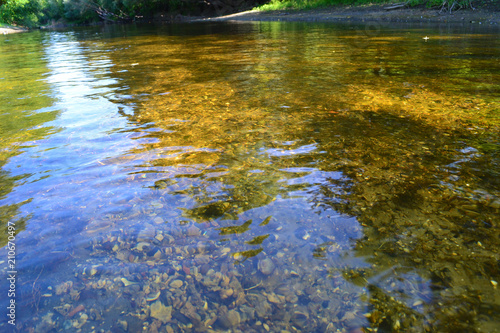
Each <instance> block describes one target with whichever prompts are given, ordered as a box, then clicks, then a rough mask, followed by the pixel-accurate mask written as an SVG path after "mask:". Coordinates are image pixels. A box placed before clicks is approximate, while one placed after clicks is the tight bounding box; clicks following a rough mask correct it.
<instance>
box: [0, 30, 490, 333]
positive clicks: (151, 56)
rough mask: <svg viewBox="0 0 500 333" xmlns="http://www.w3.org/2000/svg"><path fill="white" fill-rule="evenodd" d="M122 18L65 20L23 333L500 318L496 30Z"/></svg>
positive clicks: (473, 324) (52, 54)
mask: <svg viewBox="0 0 500 333" xmlns="http://www.w3.org/2000/svg"><path fill="white" fill-rule="evenodd" d="M104 29H105V31H103V32H102V34H96V32H97V31H96V30H95V29H94V30H93V29H82V30H76V31H70V32H64V33H63V32H58V33H55V32H52V33H50V34H47V35H46V38H48V40H50V43H49V44H47V45H49V46H50V47H48V48H47V49H46V53H47V61H48V62H49V63H50V64H49V65H48V67H49V68H50V69H51V74H50V77H49V78H48V79H47V82H49V83H50V84H51V89H52V91H53V92H52V94H54V98H56V99H57V102H54V104H53V105H54V106H53V107H54V108H57V109H61V110H64V111H63V112H62V113H61V114H60V115H59V116H58V118H57V121H56V122H55V124H57V125H58V126H59V127H60V128H63V129H62V130H61V132H60V137H59V136H58V135H53V136H52V137H50V136H47V137H44V140H42V144H41V145H42V147H46V146H47V147H48V146H50V147H53V149H51V150H49V152H50V153H48V155H47V158H46V159H45V160H44V163H49V164H50V163H52V164H53V165H58V166H59V169H57V170H58V171H50V170H49V171H47V172H46V174H47V178H43V179H42V180H40V181H38V182H37V184H39V185H37V186H34V185H30V184H25V183H19V184H17V185H12V187H15V186H17V189H18V191H21V192H22V191H24V192H25V193H35V194H37V193H38V194H41V193H43V192H44V191H47V192H48V193H50V196H49V197H47V198H45V197H43V196H37V195H33V196H32V197H31V200H32V202H30V204H29V205H27V206H23V207H22V208H18V209H20V210H22V213H23V214H26V215H27V214H31V215H30V217H29V218H27V220H26V224H27V225H28V226H29V227H30V228H32V229H31V230H32V231H30V230H27V231H24V232H23V233H20V234H19V238H20V241H19V244H18V248H19V256H20V257H19V260H18V261H19V269H20V271H22V272H23V274H24V277H23V278H24V279H25V281H27V282H29V283H25V285H24V286H22V287H20V290H21V296H20V298H19V304H20V306H22V307H23V309H25V310H26V311H24V313H22V314H21V315H20V318H21V319H20V327H22V328H27V327H36V329H37V330H41V331H43V330H46V331H50V330H54V331H62V330H75V331H76V330H78V329H82V330H84V329H88V328H89V327H90V326H94V327H95V328H97V329H104V330H112V331H116V332H119V331H127V330H128V331H142V330H144V331H148V332H155V331H159V330H167V331H168V332H171V331H179V332H182V331H211V330H215V331H227V330H233V331H234V330H241V331H245V332H247V331H249V332H253V331H255V332H258V331H263V330H266V331H281V330H287V331H290V332H291V331H304V332H335V331H337V330H339V331H345V332H359V331H360V330H361V329H363V330H365V331H366V332H369V331H375V330H376V329H378V331H379V332H393V331H396V332H397V331H401V332H422V331H436V332H438V331H439V332H447V331H450V332H452V331H470V332H475V331H494V329H495V327H496V326H497V325H498V322H499V318H498V313H499V311H498V310H499V309H498V301H497V300H498V299H500V297H498V296H499V295H498V289H497V286H496V284H497V281H498V276H499V273H500V272H499V270H500V269H499V262H498V257H497V253H498V248H499V244H498V242H499V238H498V214H499V210H500V199H499V189H500V184H499V179H500V178H499V171H500V169H499V158H500V155H499V150H498V147H499V142H498V119H499V118H498V108H497V105H498V100H499V95H498V82H499V77H500V67H499V66H498V64H497V63H495V62H492V59H495V56H498V54H499V52H500V51H499V50H500V45H499V44H498V39H497V38H496V36H495V35H488V34H481V35H467V34H463V33H451V34H448V35H443V36H439V35H438V34H437V33H435V32H433V31H425V33H426V34H431V33H435V35H433V36H434V37H433V39H431V40H429V41H427V42H426V41H424V40H422V38H421V34H422V33H423V32H421V31H419V30H412V29H408V30H391V29H387V28H383V27H380V29H378V30H373V32H371V33H370V34H368V33H365V32H363V30H361V29H362V27H361V26H360V27H357V26H336V25H335V26H333V25H313V24H280V23H272V22H271V23H258V24H257V23H256V24H241V25H226V24H221V25H213V24H210V25H201V26H200V25H169V26H164V27H159V28H155V29H152V28H151V27H147V28H141V27H134V26H131V27H112V28H109V27H108V28H104ZM106 29H107V30H106ZM199 29H203V30H199ZM485 45H487V46H485ZM464 50H465V51H464ZM480 54H481V55H483V56H481V57H479V56H476V55H480ZM464 55H467V56H464ZM63 73H70V74H69V75H64V74H63ZM471 91H474V92H475V94H471ZM58 134H59V133H58ZM62 138H68V139H65V140H64V141H63V140H62ZM17 141H21V140H17ZM33 150H36V149H35V148H30V149H28V151H33ZM69 154H71V156H74V158H73V159H72V160H70V161H69V162H65V163H66V164H61V163H62V162H61V161H62V160H64V161H66V160H65V159H63V158H62V157H61V156H68V155H69ZM8 165H9V164H8ZM23 169H26V172H29V173H32V174H34V175H36V176H37V177H39V175H38V174H37V173H39V172H40V170H38V167H36V166H35V167H23ZM13 184H14V182H13ZM9 193H12V191H11V192H9ZM9 193H6V197H7V198H8V199H9V198H10V200H11V201H17V202H21V200H23V199H25V198H24V197H23V196H21V195H18V197H14V196H13V195H12V194H9ZM28 229H29V228H28ZM33 230H34V231H36V233H34V232H33ZM44 230H45V231H44ZM56 272H57V274H55V273H56ZM23 288H24V289H23ZM3 325H4V327H5V325H7V324H3Z"/></svg>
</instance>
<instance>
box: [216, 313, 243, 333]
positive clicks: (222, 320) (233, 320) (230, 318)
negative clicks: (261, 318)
mask: <svg viewBox="0 0 500 333" xmlns="http://www.w3.org/2000/svg"><path fill="white" fill-rule="evenodd" d="M240 322H241V317H240V314H239V313H238V311H236V310H231V311H229V312H228V313H226V314H224V315H223V316H221V317H219V319H218V323H219V325H220V326H222V327H223V328H225V329H231V328H233V327H235V326H238V325H239V324H240Z"/></svg>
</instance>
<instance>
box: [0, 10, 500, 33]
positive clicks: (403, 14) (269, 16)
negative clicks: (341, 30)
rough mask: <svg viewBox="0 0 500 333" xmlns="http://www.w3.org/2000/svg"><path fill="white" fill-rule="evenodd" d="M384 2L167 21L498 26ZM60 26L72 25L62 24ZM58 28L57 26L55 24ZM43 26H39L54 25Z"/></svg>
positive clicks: (480, 16)
mask: <svg viewBox="0 0 500 333" xmlns="http://www.w3.org/2000/svg"><path fill="white" fill-rule="evenodd" d="M386 7H387V5H365V6H333V7H326V8H316V9H305V10H294V9H291V10H276V11H258V10H248V11H244V12H239V13H233V14H229V15H224V16H216V17H189V16H180V15H178V16H177V17H176V18H174V19H173V20H166V21H165V22H169V23H181V22H194V23H197V22H249V21H257V22H258V21H278V22H358V23H359V22H387V23H390V22H393V23H431V24H463V25H465V24H467V25H479V26H481V25H482V26H492V27H495V28H499V29H500V10H499V8H500V7H499V8H495V9H493V10H488V9H482V8H479V9H474V10H473V9H461V10H456V11H454V12H452V13H449V12H447V11H445V12H441V11H440V10H439V9H430V8H423V7H413V8H397V9H392V10H387V9H386ZM63 26H64V27H69V26H72V25H71V24H63ZM57 27H61V26H57ZM57 27H56V26H43V27H41V29H51V28H57ZM28 31H31V29H28V28H25V27H17V26H9V25H5V26H3V27H0V35H6V34H12V33H20V32H28Z"/></svg>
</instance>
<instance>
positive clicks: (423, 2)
mask: <svg viewBox="0 0 500 333" xmlns="http://www.w3.org/2000/svg"><path fill="white" fill-rule="evenodd" d="M488 1H489V0H477V1H473V0H406V1H400V0H271V1H270V2H269V3H267V4H264V5H262V6H259V7H256V9H257V10H262V11H270V10H286V9H296V10H304V9H316V8H324V7H331V6H336V5H354V6H363V5H374V4H388V5H389V4H404V5H405V6H406V7H417V6H426V7H441V8H443V9H446V10H450V11H451V10H456V9H462V8H474V6H476V5H480V4H481V3H483V2H488Z"/></svg>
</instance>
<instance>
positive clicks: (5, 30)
mask: <svg viewBox="0 0 500 333" xmlns="http://www.w3.org/2000/svg"><path fill="white" fill-rule="evenodd" d="M26 31H28V29H26V28H22V27H15V26H11V25H2V26H0V35H7V34H15V33H18V32H26Z"/></svg>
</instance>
